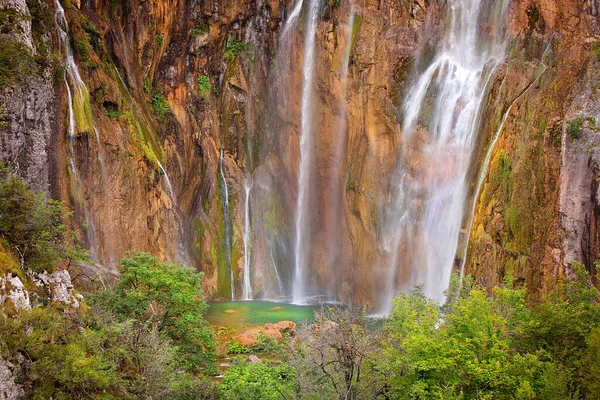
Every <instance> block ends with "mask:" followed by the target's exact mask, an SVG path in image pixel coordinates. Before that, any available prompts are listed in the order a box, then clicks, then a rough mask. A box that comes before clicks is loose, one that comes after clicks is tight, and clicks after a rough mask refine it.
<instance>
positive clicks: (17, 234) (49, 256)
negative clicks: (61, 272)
mask: <svg viewBox="0 0 600 400" xmlns="http://www.w3.org/2000/svg"><path fill="white" fill-rule="evenodd" d="M70 218H71V214H70V213H68V212H66V211H64V210H63V204H62V203H61V202H59V201H56V200H50V199H47V198H46V196H45V195H44V194H43V193H34V192H32V191H31V190H29V188H28V187H27V185H26V184H25V182H23V180H22V179H21V178H19V177H18V176H16V175H14V174H13V173H12V171H11V170H10V169H9V168H7V167H5V166H3V165H0V237H2V238H3V239H5V240H6V241H7V242H8V244H9V246H10V248H11V249H12V251H14V252H15V253H16V254H17V255H18V257H19V259H20V261H21V265H22V266H24V265H26V266H27V267H29V268H31V269H32V270H34V271H43V270H47V271H52V270H53V269H54V268H55V266H56V263H58V262H73V261H81V260H84V259H87V258H88V256H87V252H86V251H85V250H83V249H82V248H81V247H78V246H76V245H73V244H72V243H73V242H74V238H72V237H69V233H70V231H69V229H68V227H67V226H66V225H65V224H64V223H63V222H64V221H68V220H69V219H70Z"/></svg>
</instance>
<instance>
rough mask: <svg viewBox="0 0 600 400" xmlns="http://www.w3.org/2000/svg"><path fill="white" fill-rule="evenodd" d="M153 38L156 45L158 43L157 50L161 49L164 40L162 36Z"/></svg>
mask: <svg viewBox="0 0 600 400" xmlns="http://www.w3.org/2000/svg"><path fill="white" fill-rule="evenodd" d="M154 37H155V38H156V43H158V48H159V49H160V48H162V46H163V41H164V40H165V37H164V35H155V36H154Z"/></svg>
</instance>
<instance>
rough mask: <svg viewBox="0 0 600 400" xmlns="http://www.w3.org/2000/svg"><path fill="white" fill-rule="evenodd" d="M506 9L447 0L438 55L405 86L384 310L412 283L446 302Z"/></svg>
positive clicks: (501, 53)
mask: <svg viewBox="0 0 600 400" xmlns="http://www.w3.org/2000/svg"><path fill="white" fill-rule="evenodd" d="M507 6H508V1H500V2H498V3H497V4H496V5H494V6H492V9H490V10H488V9H486V7H488V5H487V4H484V2H482V1H480V0H451V1H450V2H449V4H448V7H449V11H450V17H451V19H450V23H449V28H448V31H447V32H446V34H445V36H444V39H443V41H442V43H441V45H440V47H439V50H438V53H437V55H436V56H435V57H434V58H433V61H432V62H431V64H430V65H429V66H428V67H427V68H426V69H425V71H424V72H423V73H422V74H421V75H420V76H419V77H418V78H417V79H415V81H414V83H413V85H412V87H411V88H410V90H409V91H408V94H407V96H406V101H405V107H404V110H403V129H402V132H403V140H404V143H403V146H402V148H401V151H400V153H401V154H400V161H399V164H398V165H399V169H398V173H397V175H396V176H395V178H394V181H395V182H394V183H393V187H392V193H393V194H394V196H393V197H394V200H393V202H392V203H391V207H390V210H389V211H390V212H389V218H388V219H387V220H388V226H387V229H386V234H387V236H386V238H385V240H384V246H383V247H384V250H385V251H386V252H387V254H388V263H387V266H386V271H385V272H384V279H386V282H387V285H386V286H387V287H386V293H385V299H384V302H383V307H384V308H385V309H384V311H389V307H390V304H391V299H392V297H394V296H395V295H397V294H398V291H399V290H402V289H407V288H409V287H411V286H412V285H414V284H423V285H424V286H423V290H424V292H425V294H426V295H427V296H428V297H430V298H433V299H436V300H438V301H440V302H441V301H443V300H444V291H445V290H446V288H447V287H448V284H449V281H450V275H451V272H452V268H453V266H454V264H455V256H456V252H457V245H458V240H459V234H460V230H461V227H462V223H463V218H464V213H465V204H466V202H467V193H468V190H469V177H468V171H469V168H470V166H471V163H472V162H473V157H472V156H473V154H475V150H476V148H475V146H476V144H477V139H478V134H479V125H480V115H481V111H482V109H483V105H484V104H485V102H484V99H485V96H486V94H487V92H488V90H489V83H490V81H491V78H492V77H493V75H494V72H495V70H496V67H497V66H498V65H499V64H500V63H501V62H502V61H503V59H504V51H505V44H504V40H503V37H504V35H503V33H502V31H501V27H502V20H503V17H504V14H505V11H506V8H507ZM494 7H495V8H494ZM484 19H485V21H484ZM484 23H486V24H491V26H493V27H494V28H493V29H495V31H494V32H490V33H489V35H487V34H484V33H482V32H481V29H478V28H479V27H480V26H483V25H484ZM400 275H401V276H402V278H403V279H400V278H399V276H400Z"/></svg>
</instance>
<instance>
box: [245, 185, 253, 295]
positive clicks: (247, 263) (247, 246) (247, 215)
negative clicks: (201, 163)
mask: <svg viewBox="0 0 600 400" xmlns="http://www.w3.org/2000/svg"><path fill="white" fill-rule="evenodd" d="M251 189H252V180H251V178H247V179H246V181H245V182H244V292H243V296H244V300H252V286H251V285H250V261H251V260H250V256H251V250H250V190H251Z"/></svg>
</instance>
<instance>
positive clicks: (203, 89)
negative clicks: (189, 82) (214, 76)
mask: <svg viewBox="0 0 600 400" xmlns="http://www.w3.org/2000/svg"><path fill="white" fill-rule="evenodd" d="M210 88H211V84H210V79H209V78H208V76H206V75H198V90H199V91H200V94H201V95H202V97H203V98H204V99H205V100H206V99H208V96H209V95H210Z"/></svg>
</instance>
